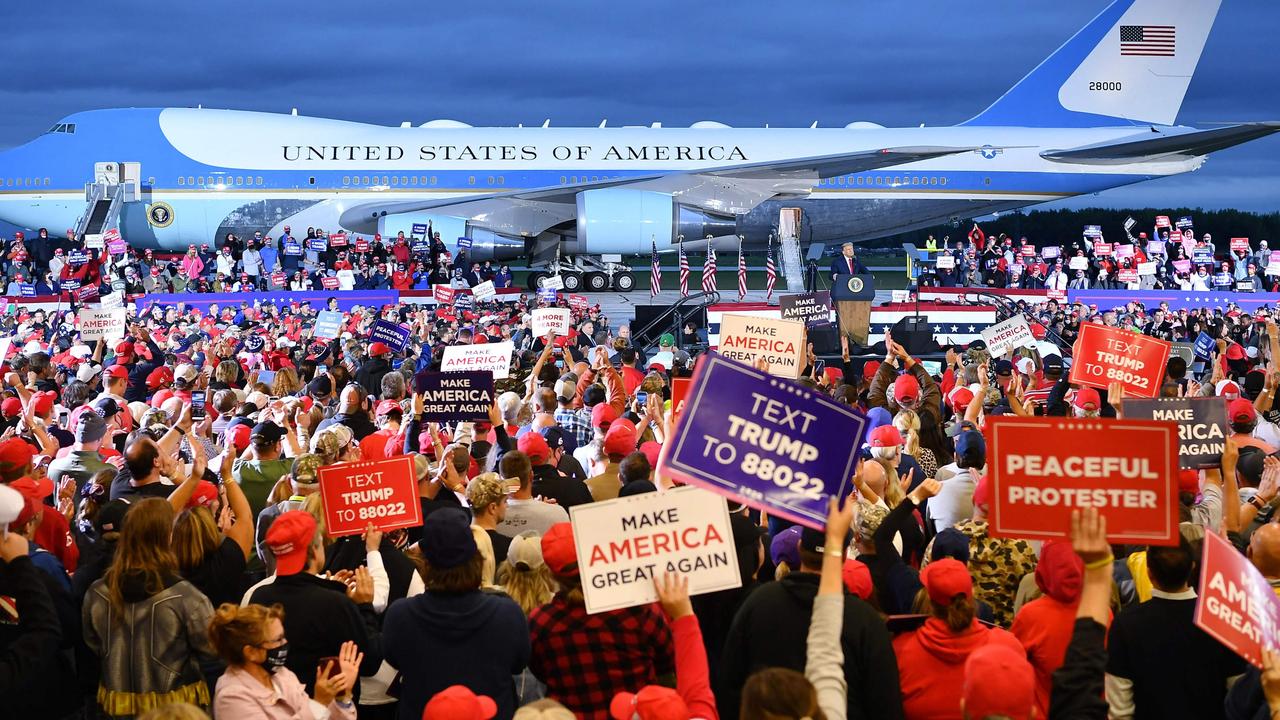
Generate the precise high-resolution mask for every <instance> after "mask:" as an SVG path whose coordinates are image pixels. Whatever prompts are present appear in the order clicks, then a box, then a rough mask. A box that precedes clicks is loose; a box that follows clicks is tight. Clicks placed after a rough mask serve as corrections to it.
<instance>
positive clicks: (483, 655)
mask: <svg viewBox="0 0 1280 720" xmlns="http://www.w3.org/2000/svg"><path fill="white" fill-rule="evenodd" d="M397 242H398V241H397ZM397 246H398V245H393V248H394V247H397ZM252 249H253V248H252V247H251V246H250V245H249V244H246V247H245V249H244V251H243V252H242V253H241V256H242V257H243V254H244V253H248V252H250V250H252ZM233 254H234V253H233ZM197 256H198V250H197ZM277 259H278V256H277ZM142 261H145V254H144V257H143V259H142ZM10 262H11V263H12V262H13V260H12V259H11V260H10ZM19 262H24V263H25V262H30V260H29V259H23V260H22V261H19ZM104 267H105V266H104ZM215 272H217V271H215ZM148 274H150V271H148ZM194 274H195V275H198V276H201V277H203V276H204V274H205V270H204V268H203V267H201V269H200V270H199V271H197V272H195V273H194ZM533 303H534V304H532V305H531V304H529V301H527V300H525V299H521V300H519V301H516V302H491V301H478V302H476V303H475V306H474V307H473V308H472V310H470V311H467V313H470V314H467V313H464V312H462V311H457V310H456V308H439V309H434V310H426V309H419V308H415V307H412V306H387V307H368V308H360V307H357V308H354V309H352V310H350V311H347V312H344V313H343V324H342V327H341V328H340V329H339V332H338V337H336V338H333V339H328V338H317V337H316V336H315V328H314V326H315V319H316V313H317V312H318V311H319V310H321V309H325V308H319V307H316V308H313V307H311V306H310V305H309V304H307V303H293V304H288V305H276V304H273V303H270V302H255V301H251V300H246V301H245V302H243V303H240V304H239V306H238V307H225V308H219V307H216V306H215V307H212V308H210V309H209V310H208V311H207V312H202V311H200V310H197V309H194V308H188V307H186V306H185V305H174V306H163V305H157V306H153V307H151V308H150V309H149V310H148V311H147V312H145V313H143V314H141V315H139V316H137V317H136V318H134V319H132V320H131V321H130V322H129V325H128V328H127V336H126V337H124V338H115V339H111V340H110V341H106V340H97V341H93V342H86V341H84V339H83V337H82V335H81V332H80V329H79V327H78V326H77V322H76V319H75V313H74V312H71V313H68V314H63V315H58V314H54V315H52V316H50V315H49V314H48V313H45V312H44V311H40V310H31V311H29V310H28V309H26V308H23V307H21V305H19V306H18V307H17V309H16V312H14V313H10V314H7V315H4V316H2V317H0V332H2V333H3V336H5V337H9V338H11V340H12V342H11V343H10V350H9V352H8V355H7V356H6V357H4V358H0V360H3V368H2V369H0V381H2V382H3V387H2V388H0V394H2V395H3V397H2V398H0V428H2V429H3V434H0V527H3V533H2V535H0V561H2V562H0V612H4V613H5V617H4V622H2V623H0V648H2V649H3V652H2V654H0V697H3V699H4V703H3V705H0V707H3V708H4V710H0V716H5V717H15V718H33V717H40V718H90V717H92V718H135V717H137V718H146V719H147V720H157V719H159V718H207V717H209V716H210V715H212V716H213V717H215V718H219V719H225V718H234V719H235V720H249V719H251V718H304V719H305V718H313V719H315V720H323V719H325V718H345V719H347V720H350V719H352V718H360V719H362V720H363V719H366V718H373V719H380V718H397V719H399V720H418V718H425V719H426V720H452V719H454V718H482V719H486V720H487V719H488V718H495V717H496V718H502V719H503V720H506V719H508V718H516V719H518V720H561V719H568V718H587V719H589V720H596V719H599V720H605V719H607V718H613V719H614V720H631V719H633V718H639V719H640V720H694V719H701V720H718V718H721V717H723V718H744V719H750V720H757V719H759V720H764V719H766V718H767V719H770V720H772V719H774V718H797V719H798V718H812V719H815V720H817V719H819V718H827V719H835V718H859V719H873V718H885V719H889V720H895V719H897V718H907V719H912V720H914V719H921V720H923V719H929V720H932V719H935V718H941V719H946V718H957V719H960V718H970V719H973V720H997V719H1003V718H1033V717H1034V718H1043V717H1048V718H1051V719H1053V720H1057V719H1059V718H1072V719H1074V718H1099V719H1101V718H1106V717H1111V718H1197V719H1200V718H1232V719H1233V720H1235V719H1244V718H1266V717H1273V716H1275V715H1276V714H1280V658H1276V657H1273V656H1271V655H1268V656H1267V658H1266V662H1265V663H1264V667H1263V668H1261V669H1259V668H1255V667H1252V666H1250V665H1248V664H1247V663H1245V662H1244V661H1243V660H1242V659H1241V658H1240V657H1239V656H1238V655H1236V654H1235V653H1233V652H1232V651H1231V650H1229V649H1227V648H1226V647H1225V646H1223V645H1221V644H1219V643H1218V642H1217V641H1215V640H1213V639H1212V638H1210V637H1209V636H1208V635H1207V634H1205V633H1204V632H1203V631H1201V630H1199V629H1198V628H1197V627H1196V626H1195V624H1194V623H1193V620H1192V616H1193V612H1194V609H1195V604H1196V597H1197V595H1196V586H1197V583H1198V582H1199V580H1198V578H1199V573H1198V563H1199V560H1200V556H1201V555H1200V546H1201V543H1202V542H1203V539H1204V537H1205V535H1207V534H1210V533H1213V534H1218V535H1223V536H1225V537H1227V538H1229V539H1230V540H1231V542H1233V543H1234V544H1235V546H1236V548H1237V549H1238V550H1239V551H1240V552H1241V553H1243V554H1245V555H1247V557H1248V558H1249V561H1250V562H1252V563H1253V565H1254V566H1255V567H1256V568H1257V569H1258V570H1259V571H1260V572H1261V573H1262V574H1263V575H1264V576H1265V577H1266V578H1268V580H1269V581H1270V582H1271V584H1272V585H1273V586H1274V587H1276V588H1277V589H1278V591H1280V523H1276V522H1273V521H1272V520H1273V516H1274V514H1275V510H1276V508H1277V507H1278V506H1280V460H1277V459H1275V456H1278V455H1280V449H1278V448H1280V407H1277V406H1276V403H1275V395H1276V392H1277V387H1278V386H1280V380H1278V378H1280V330H1277V327H1276V324H1275V322H1274V318H1273V316H1272V315H1271V314H1269V313H1268V314H1265V315H1264V316H1260V317H1256V318H1255V317H1253V316H1251V315H1248V314H1244V313H1238V312H1235V311H1233V310H1231V309H1228V310H1227V311H1225V312H1223V311H1221V310H1219V309H1212V310H1210V309H1207V308H1206V309H1204V310H1201V311H1197V312H1193V313H1186V314H1185V315H1184V314H1181V313H1170V312H1166V311H1161V310H1156V309H1152V310H1151V313H1150V315H1148V314H1147V310H1146V309H1145V308H1143V307H1142V306H1141V305H1139V304H1137V303H1131V304H1129V305H1127V306H1125V307H1121V308H1116V309H1110V308H1108V309H1103V310H1099V309H1097V308H1091V307H1088V306H1083V305H1074V306H1072V305H1066V304H1065V303H1063V304H1060V303H1058V302H1057V301H1047V302H1045V303H1043V304H1040V305H1036V306H1026V307H1025V310H1026V311H1027V312H1028V313H1029V314H1030V315H1031V316H1032V317H1035V318H1039V319H1040V320H1041V321H1042V322H1043V323H1044V325H1045V326H1046V327H1053V328H1054V329H1055V330H1056V331H1058V332H1057V337H1059V338H1062V340H1061V343H1062V344H1061V345H1058V346H1055V345H1053V344H1052V343H1048V344H1041V345H1039V346H1038V347H1039V349H1025V350H1019V351H1017V352H1016V353H1011V354H1008V355H1005V356H1001V357H993V356H992V355H991V353H990V352H989V351H988V350H987V349H986V347H985V345H983V344H982V343H981V342H975V343H971V344H969V345H968V346H966V347H952V348H950V349H949V351H948V352H947V354H946V359H945V362H944V364H943V366H942V368H941V370H940V372H937V373H933V374H931V373H930V372H929V371H928V370H926V369H925V367H924V364H923V363H922V362H919V361H918V360H917V358H914V357H912V356H911V354H909V353H908V352H906V350H905V349H904V348H903V347H902V346H900V345H899V344H897V343H895V342H894V340H893V338H892V336H889V337H886V338H885V344H884V348H885V355H884V357H883V359H879V358H877V359H863V358H862V357H858V356H856V354H855V353H851V352H850V351H849V348H848V347H847V346H846V348H845V352H844V355H843V357H842V358H841V362H839V363H832V364H831V365H829V366H827V367H822V366H820V364H819V363H817V362H815V361H814V360H815V359H816V358H814V357H813V356H812V355H811V356H810V362H809V366H808V367H807V368H805V370H804V372H803V374H802V377H801V379H800V380H799V381H798V382H800V383H801V384H803V385H805V386H806V387H808V388H809V389H810V390H811V391H813V392H819V393H823V394H825V395H827V396H829V397H830V398H832V399H833V400H835V401H836V402H840V403H843V404H846V405H848V406H850V407H853V408H856V409H858V410H859V411H860V412H862V413H864V414H865V416H866V417H867V419H868V433H867V435H866V437H865V440H864V447H863V448H862V450H861V452H862V454H863V457H864V460H863V462H861V463H860V464H859V466H858V470H857V472H856V475H855V476H854V477H853V478H852V481H853V482H852V484H853V486H854V487H856V492H855V493H854V495H853V496H852V497H850V498H831V504H830V513H829V516H828V518H827V523H826V527H825V529H824V530H815V529H811V528H806V527H800V526H796V525H792V524H791V523H788V522H786V521H784V520H782V519H781V518H779V517H776V516H769V517H762V515H761V513H760V512H759V511H758V510H755V509H752V508H749V507H745V506H743V505H741V504H738V503H736V502H729V504H728V509H729V517H730V527H731V530H732V542H733V544H734V546H735V548H736V555H737V560H738V572H739V574H740V577H741V581H742V584H741V587H739V588H734V589H730V590H721V591H718V592H713V593H707V594H700V595H696V596H694V597H690V596H689V591H688V579H687V578H685V577H681V576H678V575H674V574H668V575H664V576H661V577H658V578H656V579H655V591H656V593H657V595H658V597H659V602H657V603H655V604H652V605H640V606H635V607H629V608H624V609H619V610H610V611H606V612H600V613H588V612H587V610H586V606H585V600H584V591H583V587H582V586H583V582H582V578H581V575H580V572H579V567H578V554H577V548H576V545H575V534H574V529H573V526H572V524H571V522H570V514H569V510H571V509H572V508H574V507H577V506H581V505H586V504H589V503H595V502H603V501H608V500H612V499H615V498H620V497H624V498H625V497H629V496H634V495H641V494H645V493H654V492H663V491H666V490H668V489H670V488H671V487H673V485H674V481H673V480H672V479H671V478H669V477H666V476H665V474H664V473H660V472H657V468H658V466H659V463H660V456H661V453H662V448H663V446H664V445H665V444H667V443H669V442H671V441H672V439H673V437H674V434H675V433H676V432H677V427H676V425H675V421H674V414H675V412H676V411H678V410H679V409H680V408H679V407H672V405H671V395H672V387H673V380H675V379H678V378H681V377H687V376H688V375H689V374H690V370H691V368H692V365H693V362H694V360H695V358H692V357H690V356H689V355H688V354H687V353H686V352H685V351H683V350H681V349H680V348H679V347H677V343H676V342H675V338H674V337H672V336H670V335H666V336H663V337H662V338H661V339H660V340H659V342H658V343H657V346H656V347H648V346H646V345H645V344H643V343H641V342H638V341H637V340H635V339H634V338H632V337H631V335H630V332H629V329H628V327H627V325H626V324H625V323H619V322H616V321H613V320H611V319H610V318H607V317H605V316H603V315H602V314H601V313H600V310H599V308H598V306H597V307H590V308H575V309H574V310H573V323H572V329H571V330H570V332H569V334H568V335H565V336H559V337H557V336H550V335H548V336H544V337H539V336H537V335H535V334H534V333H533V330H532V325H531V315H530V313H531V311H532V310H533V309H534V308H535V307H536V306H537V305H538V304H540V303H541V301H536V300H535V301H533ZM336 306H337V303H336V301H335V302H334V303H333V304H332V305H331V306H330V307H336ZM377 320H385V321H388V322H391V323H393V324H398V325H401V326H403V327H404V328H406V329H407V330H408V331H409V333H410V340H409V342H408V343H407V345H406V347H405V348H404V349H403V350H401V351H397V350H395V349H393V348H391V347H390V346H388V345H387V344H386V343H384V342H381V341H370V340H368V339H367V338H368V337H369V334H370V329H371V326H372V325H373V324H374V323H375V322H376V321H377ZM1089 322H1100V323H1106V324H1110V325H1115V326H1123V327H1131V328H1133V329H1135V330H1137V331H1140V332H1146V333H1148V334H1152V335H1156V336H1160V337H1179V338H1181V337H1188V336H1190V335H1191V334H1192V330H1193V329H1195V330H1203V331H1205V332H1207V333H1209V334H1210V336H1211V337H1212V338H1213V340H1214V341H1215V345H1214V347H1213V348H1212V350H1211V352H1210V356H1209V357H1208V358H1206V359H1205V362H1204V365H1205V367H1204V368H1203V369H1201V370H1199V371H1197V369H1196V368H1188V367H1187V365H1186V363H1185V361H1183V360H1182V359H1181V358H1174V359H1171V360H1170V362H1169V365H1168V367H1167V368H1166V375H1165V378H1164V386H1163V387H1162V390H1161V392H1162V394H1163V395H1164V396H1170V397H1172V396H1180V395H1217V396H1222V397H1223V398H1224V399H1225V402H1227V407H1228V415H1229V419H1230V431H1231V432H1230V437H1229V442H1227V444H1226V451H1225V452H1224V454H1223V456H1222V458H1221V469H1220V470H1217V469H1215V470H1205V471H1183V472H1182V473H1181V474H1180V476H1179V488H1180V491H1181V492H1180V494H1179V505H1180V506H1179V517H1180V520H1181V521H1182V522H1181V525H1180V530H1181V533H1180V537H1181V540H1180V542H1179V544H1177V545H1174V546H1152V547H1147V546H1118V545H1111V544H1109V543H1108V542H1107V533H1106V522H1105V519H1104V518H1102V517H1099V516H1098V514H1097V513H1096V512H1095V511H1093V510H1086V511H1084V512H1083V513H1077V514H1075V515H1074V516H1073V517H1072V519H1071V524H1070V527H1069V528H1063V531H1064V533H1066V534H1067V535H1068V536H1069V538H1070V539H1069V541H1058V542H1049V543H1043V544H1041V543H1033V542H1028V541H1025V540H1017V539H1009V538H996V537H992V536H991V535H990V534H989V531H988V523H987V516H988V513H989V511H990V508H991V502H992V500H991V495H992V490H991V484H990V480H989V476H988V474H987V467H988V465H989V464H990V463H993V462H995V461H996V460H997V459H998V458H995V457H993V456H992V455H991V453H990V450H989V447H988V445H987V443H986V440H985V438H984V436H983V432H982V430H983V427H984V423H985V419H986V418H988V417H992V416H995V415H1000V414H1016V415H1048V416H1064V417H1115V416H1121V415H1123V411H1124V398H1123V393H1122V392H1121V391H1120V390H1118V389H1117V388H1116V387H1113V388H1111V389H1110V390H1097V389H1094V388H1086V387H1074V386H1072V385H1071V384H1070V382H1069V380H1068V373H1067V370H1066V366H1067V362H1066V359H1067V358H1069V356H1070V351H1069V345H1070V343H1071V342H1072V340H1073V338H1074V335H1075V333H1077V332H1078V329H1079V327H1080V325H1081V324H1083V323H1089ZM507 340H509V341H511V342H512V343H513V348H514V350H513V354H512V358H511V361H512V362H511V373H510V377H508V378H505V379H502V380H498V381H497V382H496V393H495V398H494V402H493V404H492V407H491V408H489V411H488V418H487V421H485V422H473V423H453V424H449V423H442V422H439V419H440V418H438V417H433V414H432V412H429V411H427V410H426V409H425V402H424V397H423V395H422V394H420V393H417V392H415V391H414V388H415V376H416V375H417V374H418V373H420V372H424V371H434V370H438V369H439V368H440V366H441V362H442V358H443V354H444V352H445V350H446V349H447V348H450V347H454V346H457V345H472V344H487V343H493V342H500V341H507ZM855 350H856V348H855ZM716 391H722V392H733V391H734V389H733V388H719V389H716ZM819 432H821V430H819ZM398 456H408V457H410V458H412V463H413V468H414V473H415V476H416V481H417V490H418V495H419V502H420V505H421V515H422V518H423V520H422V523H421V524H420V525H418V526H415V527H409V528H400V529H396V530H386V531H382V530H379V529H378V528H377V527H375V526H374V525H373V524H370V525H369V526H368V527H367V528H366V529H365V531H364V532H363V533H362V534H357V535H344V536H342V537H334V536H332V535H331V534H330V533H329V531H328V530H329V529H328V526H327V519H326V518H327V514H326V512H325V505H324V497H323V495H322V493H321V492H320V483H319V474H320V471H321V469H323V468H326V467H331V466H334V465H340V464H346V463H358V462H365V461H371V460H380V459H387V458H391V457H398Z"/></svg>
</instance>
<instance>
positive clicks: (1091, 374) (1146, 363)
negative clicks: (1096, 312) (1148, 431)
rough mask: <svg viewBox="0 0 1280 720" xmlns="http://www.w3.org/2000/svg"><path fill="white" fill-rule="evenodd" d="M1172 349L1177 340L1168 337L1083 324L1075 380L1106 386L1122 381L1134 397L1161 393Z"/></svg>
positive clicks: (1073, 372)
mask: <svg viewBox="0 0 1280 720" xmlns="http://www.w3.org/2000/svg"><path fill="white" fill-rule="evenodd" d="M1171 352H1173V343H1169V342H1166V341H1164V340H1157V339H1156V338H1153V337H1147V336H1146V335H1139V334H1137V333H1135V332H1130V331H1128V330H1120V329H1119V328H1111V327H1107V326H1106V325H1099V324H1097V323H1088V324H1085V325H1081V326H1080V339H1079V340H1076V345H1075V352H1074V356H1075V357H1074V360H1073V361H1072V364H1071V382H1073V383H1076V384H1078V385H1088V386H1090V387H1096V388H1104V389H1105V388H1106V387H1107V386H1108V385H1110V384H1111V383H1113V382H1119V383H1121V384H1122V385H1124V391H1125V393H1127V394H1129V395H1132V396H1133V397H1143V398H1153V397H1156V396H1157V395H1159V394H1160V383H1161V381H1162V380H1163V379H1164V371H1165V364H1166V363H1168V362H1169V353H1171Z"/></svg>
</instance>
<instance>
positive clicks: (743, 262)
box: [738, 235, 747, 302]
mask: <svg viewBox="0 0 1280 720" xmlns="http://www.w3.org/2000/svg"><path fill="white" fill-rule="evenodd" d="M746 296H747V259H746V258H745V257H743V255H742V236H741V235H739V236H738V302H742V299H743V298H745V297H746Z"/></svg>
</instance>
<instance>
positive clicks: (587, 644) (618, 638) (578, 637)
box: [401, 522, 741, 720]
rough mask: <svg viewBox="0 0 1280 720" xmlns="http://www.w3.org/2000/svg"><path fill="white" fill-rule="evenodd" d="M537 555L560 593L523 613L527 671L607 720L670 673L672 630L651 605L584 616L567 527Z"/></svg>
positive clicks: (556, 529) (555, 531) (592, 718)
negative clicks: (618, 703) (615, 705)
mask: <svg viewBox="0 0 1280 720" xmlns="http://www.w3.org/2000/svg"><path fill="white" fill-rule="evenodd" d="M542 558H543V560H544V562H546V564H547V567H549V568H550V569H551V574H552V575H553V576H555V579H556V582H558V583H559V584H560V592H558V593H556V596H555V597H554V598H552V600H551V602H549V603H547V604H546V605H543V606H542V607H540V608H538V609H537V610H534V611H533V612H532V613H530V615H529V637H530V639H531V641H532V644H533V651H532V654H531V655H530V657H529V669H530V670H531V671H533V674H534V675H535V676H536V677H538V679H540V680H542V681H543V682H545V683H546V685H547V695H548V696H550V697H554V698H556V699H557V700H559V701H560V702H562V703H564V705H565V707H567V708H569V709H570V710H572V711H573V712H574V713H576V714H577V715H578V717H581V718H588V720H609V715H610V713H609V704H610V702H612V701H613V698H614V696H616V695H617V694H618V693H621V692H629V691H634V690H635V689H636V688H640V687H644V686H646V685H652V684H654V682H656V681H657V679H658V677H659V676H661V675H668V674H670V673H672V672H674V671H675V663H674V651H675V649H674V645H673V641H672V636H671V628H670V627H669V626H668V625H667V621H666V619H665V618H663V617H662V614H661V613H660V612H659V611H658V610H657V609H655V608H654V607H653V606H652V605H637V606H632V607H625V608H620V609H618V610H609V611H607V612H602V613H599V614H596V615H588V614H587V609H586V601H585V599H584V597H583V594H582V578H581V576H580V574H579V571H578V550H577V545H576V543H575V541H574V537H573V526H572V525H570V524H569V523H567V522H564V523H558V524H556V525H553V526H552V527H551V529H550V530H548V531H547V532H546V534H545V535H543V536H542ZM606 638H607V639H606ZM515 672H519V669H517V670H515ZM739 687H741V686H740V685H739ZM409 717H410V716H409V715H401V718H402V720H408V718H409ZM726 717H729V716H728V715H726Z"/></svg>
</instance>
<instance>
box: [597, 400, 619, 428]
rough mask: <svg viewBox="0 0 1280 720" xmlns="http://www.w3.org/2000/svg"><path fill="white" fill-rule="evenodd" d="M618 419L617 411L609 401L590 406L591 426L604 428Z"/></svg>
mask: <svg viewBox="0 0 1280 720" xmlns="http://www.w3.org/2000/svg"><path fill="white" fill-rule="evenodd" d="M617 419H618V411H617V410H614V409H613V406H612V405H610V404H609V403H603V402H602V403H600V404H598V405H596V406H595V407H593V408H591V427H593V428H604V427H608V426H609V424H610V423H612V422H613V421H614V420H617Z"/></svg>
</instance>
